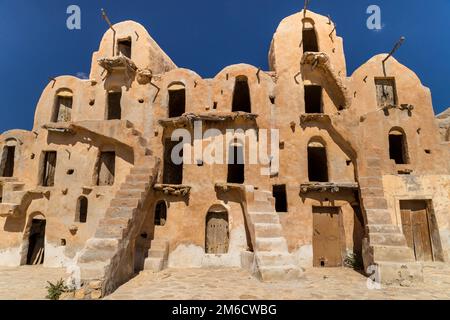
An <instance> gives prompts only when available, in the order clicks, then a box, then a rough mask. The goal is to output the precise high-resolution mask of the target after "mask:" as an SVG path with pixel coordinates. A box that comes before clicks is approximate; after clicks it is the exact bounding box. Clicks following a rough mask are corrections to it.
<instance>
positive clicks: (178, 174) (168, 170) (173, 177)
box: [163, 138, 183, 184]
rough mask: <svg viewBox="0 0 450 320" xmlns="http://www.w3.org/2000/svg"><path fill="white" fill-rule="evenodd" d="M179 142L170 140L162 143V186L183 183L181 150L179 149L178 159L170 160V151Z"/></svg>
mask: <svg viewBox="0 0 450 320" xmlns="http://www.w3.org/2000/svg"><path fill="white" fill-rule="evenodd" d="M179 143H180V142H178V141H172V140H171V139H170V138H168V139H166V140H165V141H164V169H163V183H164V184H182V183H183V148H181V150H180V153H179V157H180V159H172V150H173V148H175V146H177V145H178V144H179Z"/></svg>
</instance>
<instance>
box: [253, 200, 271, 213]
mask: <svg viewBox="0 0 450 320" xmlns="http://www.w3.org/2000/svg"><path fill="white" fill-rule="evenodd" d="M248 207H249V211H250V212H275V209H274V205H273V204H272V203H271V202H270V201H259V200H256V201H253V202H251V203H249V205H248Z"/></svg>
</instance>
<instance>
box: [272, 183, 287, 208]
mask: <svg viewBox="0 0 450 320" xmlns="http://www.w3.org/2000/svg"><path fill="white" fill-rule="evenodd" d="M272 195H273V197H274V198H275V210H276V211H277V212H288V205H287V195H286V185H285V184H280V185H274V186H273V187H272Z"/></svg>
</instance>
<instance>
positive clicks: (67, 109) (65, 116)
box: [56, 96, 72, 122]
mask: <svg viewBox="0 0 450 320" xmlns="http://www.w3.org/2000/svg"><path fill="white" fill-rule="evenodd" d="M71 119H72V97H63V96H58V115H57V118H56V121H57V122H68V121H70V120H71Z"/></svg>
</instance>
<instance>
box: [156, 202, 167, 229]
mask: <svg viewBox="0 0 450 320" xmlns="http://www.w3.org/2000/svg"><path fill="white" fill-rule="evenodd" d="M166 220H167V206H166V202H165V201H160V202H158V203H157V205H156V207H155V226H161V227H162V226H164V225H165V224H166Z"/></svg>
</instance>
